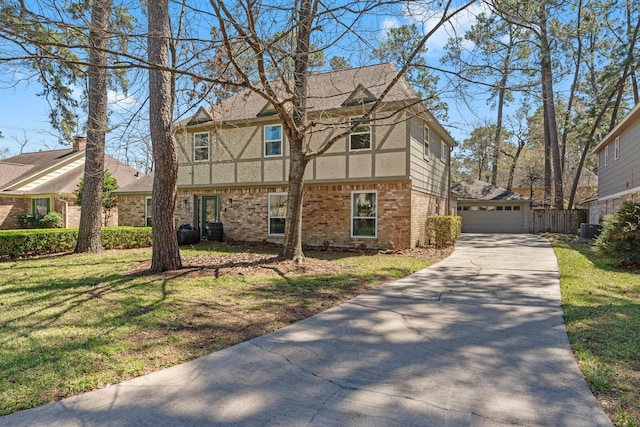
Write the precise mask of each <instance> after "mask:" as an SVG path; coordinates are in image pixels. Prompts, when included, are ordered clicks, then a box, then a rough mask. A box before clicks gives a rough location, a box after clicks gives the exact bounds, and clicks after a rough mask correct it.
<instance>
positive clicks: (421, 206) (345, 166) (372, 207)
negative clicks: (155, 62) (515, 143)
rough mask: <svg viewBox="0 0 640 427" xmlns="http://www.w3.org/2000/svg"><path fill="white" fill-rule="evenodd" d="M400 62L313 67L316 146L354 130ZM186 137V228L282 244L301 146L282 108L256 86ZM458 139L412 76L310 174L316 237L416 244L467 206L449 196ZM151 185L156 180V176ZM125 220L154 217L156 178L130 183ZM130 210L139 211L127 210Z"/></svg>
mask: <svg viewBox="0 0 640 427" xmlns="http://www.w3.org/2000/svg"><path fill="white" fill-rule="evenodd" d="M396 76H397V70H396V69H395V67H394V66H393V65H391V64H383V65H376V66H370V67H363V68H357V69H351V70H344V71H336V72H331V73H323V74H313V75H311V76H309V80H308V85H309V96H308V106H309V121H310V123H313V133H312V135H311V137H310V138H309V139H308V140H307V141H306V142H307V144H308V145H309V146H310V147H311V149H316V148H317V147H319V146H320V144H321V143H322V142H323V141H325V140H327V139H328V138H330V137H332V136H334V135H336V134H339V133H341V132H344V131H345V130H346V129H347V128H348V127H349V126H350V123H351V120H353V119H354V118H356V117H359V116H361V115H362V114H363V112H364V111H366V109H367V108H368V107H369V106H370V105H371V104H372V103H373V102H374V101H375V100H376V99H377V97H378V96H379V95H380V94H381V93H382V91H383V90H384V89H385V88H386V87H387V85H388V84H389V83H390V82H391V80H392V79H393V78H394V77H396ZM175 135H176V138H177V141H178V145H179V150H178V153H179V158H178V161H179V178H178V199H177V205H176V225H180V224H183V223H190V224H192V225H194V226H195V227H196V228H199V229H200V230H201V232H202V234H203V235H205V234H206V232H205V230H206V229H207V228H209V227H210V224H212V223H214V224H216V228H217V227H220V226H222V227H223V229H224V236H225V239H226V240H242V241H269V242H276V243H279V242H282V240H283V235H284V221H285V216H286V211H285V206H286V199H287V194H286V191H287V178H288V167H289V161H290V158H289V150H288V143H287V140H286V137H285V132H284V131H283V129H282V125H281V122H280V119H279V117H278V116H277V115H276V113H275V111H274V109H273V107H272V106H271V105H270V104H269V103H267V102H266V101H265V100H264V99H263V98H262V97H260V96H259V95H257V94H255V93H253V92H250V91H245V92H242V93H240V94H238V95H236V96H233V97H231V98H229V99H227V100H225V101H223V102H221V103H220V104H218V105H216V106H215V107H213V108H212V109H205V108H200V109H199V110H198V111H197V112H196V114H195V115H194V116H193V117H191V118H189V119H187V120H184V121H182V122H179V123H177V124H176V125H175ZM453 146H455V142H454V140H453V139H452V138H451V136H450V135H449V133H448V132H447V131H446V130H445V129H444V128H443V127H442V125H440V123H438V121H437V120H436V119H435V118H434V117H433V116H432V115H431V113H430V112H429V111H427V110H426V109H425V106H424V104H423V103H422V102H420V100H419V98H418V96H417V95H416V94H415V92H414V91H413V90H412V89H411V87H410V86H409V84H408V83H407V82H406V80H405V79H400V81H399V82H398V84H396V86H395V87H394V88H393V89H392V90H391V91H390V92H389V94H388V95H387V96H386V98H385V99H384V102H383V103H382V108H381V109H380V110H378V112H376V113H375V115H374V116H373V117H371V118H370V120H369V121H367V122H365V123H363V124H362V125H361V126H359V127H358V128H357V129H356V130H355V131H354V132H352V133H350V134H346V135H345V136H344V138H342V139H341V140H340V141H338V142H337V143H336V144H335V145H334V146H333V147H332V148H331V149H329V150H328V151H327V152H326V153H324V154H323V155H321V156H319V157H317V158H315V159H314V160H312V161H311V162H310V163H309V164H308V166H307V168H306V175H305V190H304V208H303V243H304V244H305V245H314V246H322V245H331V246H347V247H355V246H367V247H392V246H394V247H403V248H404V247H413V246H416V245H420V244H422V243H423V239H424V223H425V219H426V217H427V216H429V215H436V214H447V213H450V212H455V206H453V204H452V202H451V200H450V197H449V160H450V159H449V154H450V149H451V148H452V147H453ZM148 184H149V183H148ZM118 194H119V199H120V201H121V204H120V206H121V215H120V224H123V225H144V224H146V223H148V222H149V221H151V220H152V218H150V217H149V214H148V208H146V207H145V206H148V204H149V203H150V202H149V199H148V197H149V196H150V187H148V188H147V189H146V192H143V191H141V189H140V188H134V187H132V188H122V189H121V190H120V191H119V192H118ZM125 212H130V213H131V214H128V213H127V214H126V215H125Z"/></svg>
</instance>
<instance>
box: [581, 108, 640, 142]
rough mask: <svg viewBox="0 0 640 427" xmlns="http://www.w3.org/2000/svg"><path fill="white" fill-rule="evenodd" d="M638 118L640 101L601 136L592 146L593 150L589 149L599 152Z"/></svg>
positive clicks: (639, 115) (639, 116)
mask: <svg viewBox="0 0 640 427" xmlns="http://www.w3.org/2000/svg"><path fill="white" fill-rule="evenodd" d="M638 120H640V103H638V104H636V106H635V107H633V108H632V109H631V111H629V113H627V115H626V116H624V117H623V118H622V120H620V123H618V124H617V125H616V126H615V127H614V128H613V129H611V132H609V133H608V134H606V135H605V137H604V138H602V140H601V141H600V142H599V143H598V145H596V146H595V147H593V150H591V151H592V152H593V153H595V154H597V153H599V152H600V151H602V149H603V148H604V147H605V146H606V145H609V143H610V142H612V141H614V140H615V138H616V137H618V136H620V134H621V133H622V131H623V130H625V129H626V128H628V127H629V126H631V125H632V124H633V123H635V122H636V121H638Z"/></svg>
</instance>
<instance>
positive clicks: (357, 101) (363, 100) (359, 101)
mask: <svg viewBox="0 0 640 427" xmlns="http://www.w3.org/2000/svg"><path fill="white" fill-rule="evenodd" d="M375 100H376V97H375V95H374V94H372V93H371V91H369V89H367V88H366V87H364V85H363V84H362V83H358V86H357V87H356V88H355V90H354V91H353V92H351V95H349V97H348V98H347V99H345V101H344V102H343V103H342V106H343V107H350V106H353V105H363V104H367V103H369V102H373V101H375Z"/></svg>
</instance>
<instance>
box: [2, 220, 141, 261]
mask: <svg viewBox="0 0 640 427" xmlns="http://www.w3.org/2000/svg"><path fill="white" fill-rule="evenodd" d="M101 236H102V246H103V247H104V248H105V249H131V248H142V247H148V246H151V227H105V228H102V232H101ZM77 240H78V230H77V229H29V230H6V231H0V259H5V258H18V257H26V256H34V255H45V254H53V253H58V252H69V251H73V250H74V249H75V247H76V242H77Z"/></svg>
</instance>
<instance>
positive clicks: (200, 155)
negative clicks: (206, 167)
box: [193, 132, 209, 162]
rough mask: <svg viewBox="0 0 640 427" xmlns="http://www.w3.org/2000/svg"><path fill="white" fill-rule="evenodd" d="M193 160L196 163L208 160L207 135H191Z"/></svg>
mask: <svg viewBox="0 0 640 427" xmlns="http://www.w3.org/2000/svg"><path fill="white" fill-rule="evenodd" d="M193 160H194V161H196V162H203V161H207V160H209V133H207V132H205V133H196V134H194V135H193Z"/></svg>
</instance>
